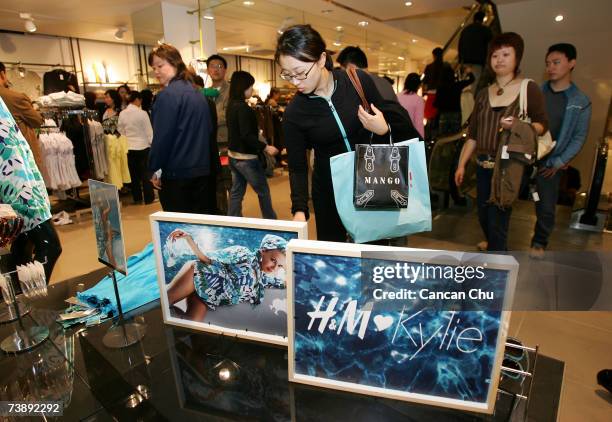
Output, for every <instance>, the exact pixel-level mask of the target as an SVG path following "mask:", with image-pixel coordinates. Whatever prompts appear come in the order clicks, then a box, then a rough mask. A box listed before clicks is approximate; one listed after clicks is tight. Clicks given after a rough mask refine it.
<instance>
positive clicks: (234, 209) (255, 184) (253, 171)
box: [228, 158, 276, 220]
mask: <svg viewBox="0 0 612 422" xmlns="http://www.w3.org/2000/svg"><path fill="white" fill-rule="evenodd" d="M230 169H231V171H232V190H231V191H230V203H229V211H228V215H231V216H234V217H242V199H243V198H244V194H245V192H246V187H247V183H248V184H249V185H251V187H252V188H253V190H254V191H255V193H257V196H258V197H259V208H260V209H261V215H262V216H263V218H269V219H273V220H275V219H276V213H275V212H274V209H273V208H272V198H271V197H270V188H269V187H268V181H267V180H266V175H265V172H264V169H263V166H262V165H261V163H260V162H259V159H257V158H255V159H252V160H236V159H234V158H230Z"/></svg>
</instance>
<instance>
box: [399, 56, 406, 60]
mask: <svg viewBox="0 0 612 422" xmlns="http://www.w3.org/2000/svg"><path fill="white" fill-rule="evenodd" d="M397 59H398V60H406V58H405V57H404V56H397Z"/></svg>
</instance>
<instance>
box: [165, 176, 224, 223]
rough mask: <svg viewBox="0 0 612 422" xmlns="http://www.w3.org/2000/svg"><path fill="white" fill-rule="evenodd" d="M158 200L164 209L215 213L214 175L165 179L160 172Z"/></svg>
mask: <svg viewBox="0 0 612 422" xmlns="http://www.w3.org/2000/svg"><path fill="white" fill-rule="evenodd" d="M161 182H162V187H161V190H160V191H159V202H160V203H161V206H162V209H163V210H164V211H171V212H189V213H195V214H216V213H217V206H216V199H217V198H216V195H217V193H216V189H215V185H216V183H215V176H214V175H208V176H200V177H194V178H191V179H165V178H164V175H163V173H162V181H161Z"/></svg>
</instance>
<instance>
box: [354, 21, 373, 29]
mask: <svg viewBox="0 0 612 422" xmlns="http://www.w3.org/2000/svg"><path fill="white" fill-rule="evenodd" d="M369 24H370V22H368V21H359V22H358V23H357V25H359V26H363V27H364V28H365V27H366V26H368V25H369Z"/></svg>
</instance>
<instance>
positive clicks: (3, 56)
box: [0, 33, 74, 65]
mask: <svg viewBox="0 0 612 422" xmlns="http://www.w3.org/2000/svg"><path fill="white" fill-rule="evenodd" d="M0 60H1V61H4V62H23V63H49V64H63V65H74V62H73V61H72V54H71V52H70V42H69V40H68V38H58V37H51V36H44V35H35V34H32V35H30V34H27V35H21V34H9V33H0Z"/></svg>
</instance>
